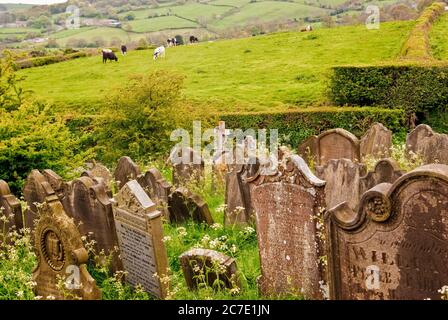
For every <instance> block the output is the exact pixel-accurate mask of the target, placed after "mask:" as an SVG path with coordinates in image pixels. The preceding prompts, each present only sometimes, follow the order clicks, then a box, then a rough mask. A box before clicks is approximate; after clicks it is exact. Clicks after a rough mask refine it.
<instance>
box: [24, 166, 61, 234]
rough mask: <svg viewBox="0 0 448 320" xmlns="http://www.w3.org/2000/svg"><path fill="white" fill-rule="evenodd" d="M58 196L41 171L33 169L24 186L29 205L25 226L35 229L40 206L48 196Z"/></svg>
mask: <svg viewBox="0 0 448 320" xmlns="http://www.w3.org/2000/svg"><path fill="white" fill-rule="evenodd" d="M52 195H54V196H56V197H57V195H56V193H55V191H54V190H53V189H52V188H51V185H50V183H49V182H48V180H47V179H46V178H45V177H44V176H43V175H42V174H41V173H40V172H39V170H32V171H31V173H30V174H29V175H28V177H27V179H26V182H25V186H24V188H23V197H24V198H25V201H26V204H27V206H28V208H27V210H26V211H25V219H24V227H25V228H30V229H31V231H32V230H34V221H35V220H36V219H38V217H39V212H38V207H39V205H40V204H42V203H44V202H45V199H46V198H47V197H48V196H52Z"/></svg>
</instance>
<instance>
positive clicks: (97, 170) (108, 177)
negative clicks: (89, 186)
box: [86, 161, 112, 191]
mask: <svg viewBox="0 0 448 320" xmlns="http://www.w3.org/2000/svg"><path fill="white" fill-rule="evenodd" d="M86 166H87V168H88V172H89V175H92V176H93V177H98V178H101V179H103V181H104V184H105V185H106V190H108V191H109V190H110V188H111V183H112V174H111V173H110V171H109V169H108V168H107V167H106V166H104V165H103V164H101V163H99V162H96V161H93V162H88V163H86Z"/></svg>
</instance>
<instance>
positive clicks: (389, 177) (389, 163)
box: [359, 159, 404, 195]
mask: <svg viewBox="0 0 448 320" xmlns="http://www.w3.org/2000/svg"><path fill="white" fill-rule="evenodd" d="M403 174H404V171H402V170H400V166H399V165H398V163H397V162H396V161H395V160H393V159H381V160H379V161H378V162H377V163H376V164H375V167H374V169H373V171H369V172H368V173H367V174H366V175H365V176H363V177H361V179H360V181H359V182H360V185H359V188H360V195H362V194H363V193H364V192H366V191H367V190H369V189H370V188H373V187H374V186H376V185H377V184H380V183H384V182H387V183H394V182H395V181H396V180H397V179H398V178H400V177H401V176H402V175H403Z"/></svg>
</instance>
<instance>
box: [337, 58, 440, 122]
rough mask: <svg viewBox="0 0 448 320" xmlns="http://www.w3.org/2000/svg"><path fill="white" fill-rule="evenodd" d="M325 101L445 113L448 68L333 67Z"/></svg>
mask: <svg viewBox="0 0 448 320" xmlns="http://www.w3.org/2000/svg"><path fill="white" fill-rule="evenodd" d="M328 94H329V98H330V100H331V101H332V102H333V103H334V104H336V105H358V106H370V105H374V106H382V107H391V108H404V109H406V111H407V113H408V114H409V113H412V112H426V111H430V110H442V111H444V110H446V109H445V108H446V107H445V106H446V105H447V104H448V65H446V64H423V63H419V64H404V63H395V64H390V65H378V66H342V67H335V68H333V74H332V76H331V80H330V85H329V91H328Z"/></svg>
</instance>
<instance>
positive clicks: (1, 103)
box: [0, 51, 25, 112]
mask: <svg viewBox="0 0 448 320" xmlns="http://www.w3.org/2000/svg"><path fill="white" fill-rule="evenodd" d="M4 55H5V58H3V59H1V60H0V110H2V109H3V110H5V111H7V112H10V111H13V110H17V109H18V108H19V107H20V105H21V104H22V102H23V99H24V95H25V92H24V91H23V90H22V88H20V87H19V82H20V81H21V80H22V78H20V77H19V76H17V74H16V73H15V71H14V62H13V59H12V56H11V53H10V52H9V51H5V52H4Z"/></svg>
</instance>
